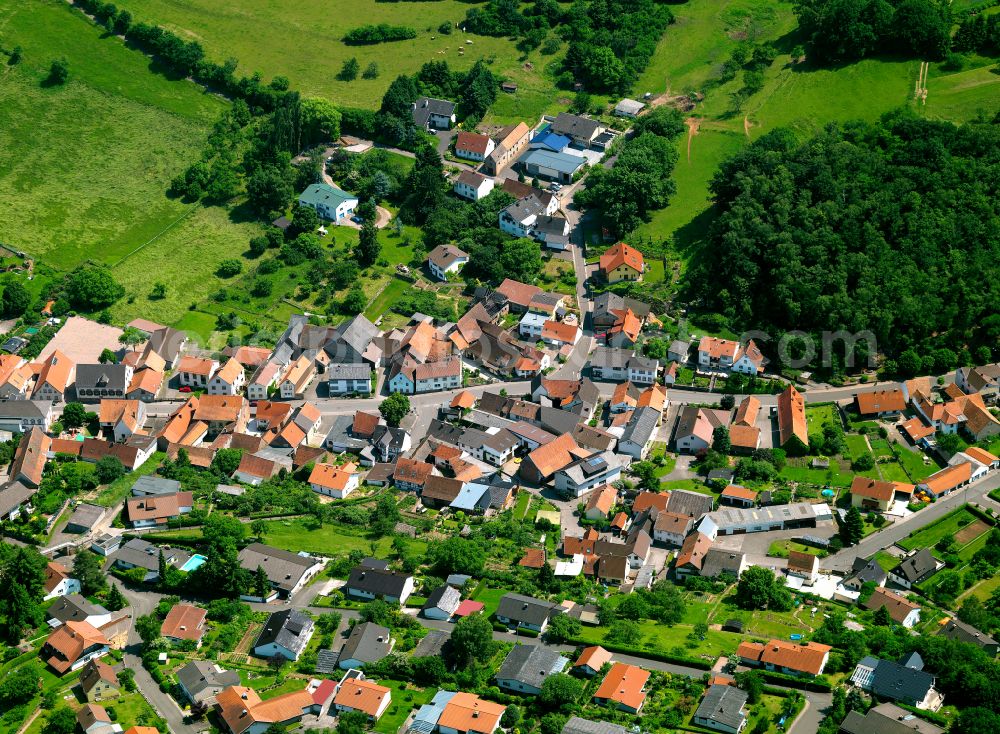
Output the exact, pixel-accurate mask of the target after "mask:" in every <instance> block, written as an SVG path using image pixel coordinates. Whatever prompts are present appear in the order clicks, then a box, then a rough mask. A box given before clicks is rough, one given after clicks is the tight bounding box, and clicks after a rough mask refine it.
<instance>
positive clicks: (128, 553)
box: [114, 538, 191, 571]
mask: <svg viewBox="0 0 1000 734" xmlns="http://www.w3.org/2000/svg"><path fill="white" fill-rule="evenodd" d="M161 550H162V551H163V555H164V557H165V558H166V559H167V562H168V563H171V564H172V565H173V566H175V567H179V566H183V565H184V564H185V563H186V562H187V561H188V559H189V558H191V554H190V553H188V552H187V551H183V550H179V549H177V548H163V547H161V546H156V545H153V544H152V543H150V542H148V541H145V540H143V539H142V538H132V539H131V540H129V541H128V542H126V543H125V544H124V545H122V547H121V548H119V549H118V550H117V551H115V554H114V557H115V560H116V561H121V562H122V563H127V564H129V565H132V566H136V567H137V568H145V569H146V570H147V571H158V570H159V568H160V566H159V559H160V551H161Z"/></svg>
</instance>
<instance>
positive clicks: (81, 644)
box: [40, 621, 111, 675]
mask: <svg viewBox="0 0 1000 734" xmlns="http://www.w3.org/2000/svg"><path fill="white" fill-rule="evenodd" d="M110 647H111V643H110V642H109V641H108V638H107V637H105V636H104V633H103V632H101V631H100V630H98V629H97V628H96V627H94V625H92V624H90V622H73V621H69V622H66V623H64V624H62V625H60V626H59V627H58V628H57V629H56V630H55V631H54V632H53V633H52V634H50V635H49V636H48V639H46V640H45V644H43V645H42V648H41V651H40V655H41V657H42V660H44V661H45V662H46V663H47V664H48V666H49V667H50V668H52V669H53V670H54V671H56V673H58V674H59V675H63V674H65V673H68V672H69V671H71V670H78V669H79V668H82V667H83V666H84V665H86V664H87V663H88V662H90V661H91V660H93V659H94V658H98V657H100V656H101V655H104V654H105V653H107V652H108V650H109V649H110Z"/></svg>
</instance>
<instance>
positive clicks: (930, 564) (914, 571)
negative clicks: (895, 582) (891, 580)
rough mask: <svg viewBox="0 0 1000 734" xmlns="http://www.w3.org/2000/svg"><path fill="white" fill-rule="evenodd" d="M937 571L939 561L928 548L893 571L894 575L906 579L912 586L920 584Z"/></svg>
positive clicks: (922, 549)
mask: <svg viewBox="0 0 1000 734" xmlns="http://www.w3.org/2000/svg"><path fill="white" fill-rule="evenodd" d="M936 570H937V559H936V558H935V557H934V556H933V555H932V554H931V552H930V551H929V550H928V549H927V548H921V549H920V550H919V551H917V552H916V553H914V554H913V555H912V556H910V557H909V558H906V559H904V560H903V561H901V562H900V564H899V565H898V566H896V567H895V568H894V569H892V573H893V574H894V575H896V576H899V577H900V578H904V579H906V580H907V581H909V582H910V583H911V584H915V583H919V582H920V581H923V580H924V579H926V578H929V577H930V576H931V575H932V574H933V573H934V572H935V571H936Z"/></svg>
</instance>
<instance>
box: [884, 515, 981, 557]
mask: <svg viewBox="0 0 1000 734" xmlns="http://www.w3.org/2000/svg"><path fill="white" fill-rule="evenodd" d="M975 520H976V518H975V517H974V516H973V515H972V513H971V512H969V511H968V510H967V509H966V508H965V507H959V508H957V509H955V510H953V511H952V512H949V513H948V514H947V515H945V516H944V517H942V518H940V519H939V520H936V521H935V522H932V523H931V524H930V525H927V526H926V527H923V528H921V529H920V530H917V531H916V532H914V533H911V534H910V535H909V536H908V537H906V538H903V539H902V540H900V541H897V543H896V545H898V546H900V547H901V548H904V549H906V550H914V549H915V548H932V547H933V546H934V544H935V543H937V542H938V541H939V540H941V538H944V537H945V536H948V535H955V534H956V533H957V532H958V531H959V530H961V529H962V528H963V527H965V526H966V525H968V524H970V523H972V522H975Z"/></svg>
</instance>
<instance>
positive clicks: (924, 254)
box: [687, 112, 1000, 364]
mask: <svg viewBox="0 0 1000 734" xmlns="http://www.w3.org/2000/svg"><path fill="white" fill-rule="evenodd" d="M998 151H1000V129H998V128H997V127H996V126H989V125H974V124H968V125H963V126H956V125H952V124H950V123H942V122H932V121H928V120H921V119H917V118H915V117H914V116H912V115H911V114H909V113H906V112H896V113H892V114H889V115H886V116H884V117H883V118H882V120H881V121H879V122H876V123H863V122H851V123H845V124H841V125H835V124H834V125H830V126H828V127H827V128H826V129H825V130H824V131H823V132H822V133H819V134H818V135H815V136H814V137H811V138H809V139H807V140H805V141H800V140H798V139H797V138H796V136H795V135H794V134H793V133H792V132H791V131H790V130H787V129H778V130H774V131H772V132H770V133H768V134H767V135H764V136H762V137H761V138H759V139H758V140H756V141H754V142H753V143H752V144H751V145H750V146H748V147H747V148H746V149H745V150H743V151H741V152H740V153H738V154H737V155H735V156H733V157H732V158H730V159H729V160H727V161H726V162H724V163H723V164H722V166H721V167H720V169H719V171H718V172H717V174H716V176H715V178H714V179H713V181H712V184H711V191H712V193H713V195H714V198H715V203H716V206H717V209H718V218H717V220H716V221H715V223H714V224H713V226H712V228H711V230H710V233H709V236H708V247H707V248H705V257H704V258H703V259H702V261H700V262H698V263H694V264H693V265H692V268H691V271H690V276H691V277H690V280H689V288H688V291H689V292H688V294H687V295H688V296H689V297H690V298H693V299H702V301H703V303H704V305H705V306H706V307H707V308H708V309H710V310H715V311H718V312H719V313H721V314H723V316H724V317H725V318H726V319H727V320H728V321H729V322H730V323H731V324H732V325H733V326H734V327H736V328H737V329H739V328H743V327H753V328H760V329H765V330H766V331H768V332H769V333H771V334H772V335H773V336H775V337H776V336H778V335H780V334H783V333H786V332H788V331H791V330H800V331H804V332H806V333H807V334H813V335H815V336H818V335H819V334H820V332H822V331H824V330H829V331H836V330H845V331H847V332H849V333H859V332H863V331H870V332H871V333H872V334H873V335H874V337H875V342H876V343H875V344H871V343H868V342H866V341H860V342H858V343H857V344H856V346H855V352H854V353H855V355H856V356H859V357H862V356H867V350H874V349H875V348H877V349H878V351H879V352H882V353H886V354H888V355H890V356H895V355H900V354H901V353H904V352H905V351H906V350H909V349H912V350H915V352H917V353H919V354H920V355H924V356H925V357H929V356H932V355H933V354H935V350H937V349H941V348H947V349H950V350H952V351H953V353H954V355H955V357H956V361H957V362H959V363H962V364H968V363H970V361H971V354H975V355H977V359H983V358H984V357H989V356H992V355H996V353H997V349H998V344H1000V341H998V340H1000V323H997V321H998V319H997V318H996V308H995V304H996V302H997V298H998V297H1000V284H998V283H997V281H996V278H993V277H991V275H992V274H993V273H995V272H996V262H997V258H998V256H1000V233H998V232H997V230H996V228H995V227H994V226H992V224H991V223H992V222H995V221H996V218H997V215H998V213H1000V197H998V195H997V194H998V191H997V182H998V181H1000V154H998ZM945 356H947V355H942V358H944V357H945Z"/></svg>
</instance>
